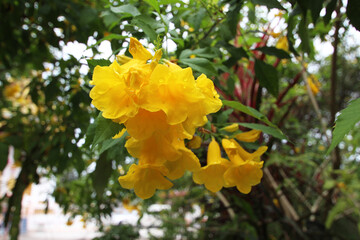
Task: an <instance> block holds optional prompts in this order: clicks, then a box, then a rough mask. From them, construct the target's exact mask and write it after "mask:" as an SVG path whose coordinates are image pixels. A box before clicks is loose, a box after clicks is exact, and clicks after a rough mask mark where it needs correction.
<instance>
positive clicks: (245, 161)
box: [222, 139, 267, 194]
mask: <svg viewBox="0 0 360 240" xmlns="http://www.w3.org/2000/svg"><path fill="white" fill-rule="evenodd" d="M222 145H223V147H224V149H225V152H226V154H227V155H228V157H229V159H230V161H231V162H232V165H231V166H230V167H229V168H228V170H227V171H226V172H225V173H224V179H225V187H234V186H236V187H237V189H238V190H239V191H240V192H242V193H245V194H247V193H249V192H250V191H251V187H252V186H255V185H257V184H259V183H260V180H261V178H262V176H263V172H262V170H261V168H262V166H263V163H264V162H262V161H260V156H261V155H262V154H263V153H264V152H265V151H266V150H267V147H266V146H263V147H260V148H259V149H258V150H256V151H255V152H253V153H248V152H247V151H245V150H244V149H243V148H242V147H241V146H240V145H239V144H238V143H237V142H236V141H235V140H234V139H230V140H229V139H223V140H222Z"/></svg>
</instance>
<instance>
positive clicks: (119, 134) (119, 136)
mask: <svg viewBox="0 0 360 240" xmlns="http://www.w3.org/2000/svg"><path fill="white" fill-rule="evenodd" d="M125 132H126V128H123V129H122V130H121V131H120V132H118V133H117V134H116V135H115V136H113V137H112V139H117V138H121V137H122V136H123V135H124V133H125Z"/></svg>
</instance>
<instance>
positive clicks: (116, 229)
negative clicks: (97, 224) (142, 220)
mask: <svg viewBox="0 0 360 240" xmlns="http://www.w3.org/2000/svg"><path fill="white" fill-rule="evenodd" d="M138 237H139V233H138V232H136V231H135V228H134V226H131V225H127V224H119V225H113V226H111V227H109V229H107V230H106V231H105V232H104V235H103V236H101V237H96V238H93V240H120V239H121V240H126V239H129V240H132V239H137V238H138Z"/></svg>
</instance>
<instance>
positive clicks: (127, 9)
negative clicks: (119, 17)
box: [110, 4, 141, 17]
mask: <svg viewBox="0 0 360 240" xmlns="http://www.w3.org/2000/svg"><path fill="white" fill-rule="evenodd" d="M110 10H111V11H112V12H113V13H122V14H129V15H131V16H133V17H136V16H138V15H140V14H141V13H140V12H139V10H138V9H137V8H136V7H134V6H133V5H131V4H126V5H122V6H120V7H110Z"/></svg>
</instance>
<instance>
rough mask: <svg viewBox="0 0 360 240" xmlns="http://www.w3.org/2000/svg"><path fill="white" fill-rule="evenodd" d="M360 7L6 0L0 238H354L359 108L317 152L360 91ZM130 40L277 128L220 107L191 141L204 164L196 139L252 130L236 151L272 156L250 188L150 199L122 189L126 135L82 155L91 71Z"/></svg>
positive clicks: (86, 146) (335, 2) (276, 0)
mask: <svg viewBox="0 0 360 240" xmlns="http://www.w3.org/2000/svg"><path fill="white" fill-rule="evenodd" d="M359 11H360V2H359V1H358V0H348V1H346V0H344V1H342V0H325V1H323V0H313V1H304V0H289V1H286V0H266V1H262V0H246V1H245V0H243V1H236V0H212V1H202V0H194V1H192V0H188V1H176V0H159V1H156V0H146V1H131V0H129V1H113V0H87V1H78V0H53V1H42V0H38V1H36V0H16V1H14V0H1V1H0V19H1V25H0V95H1V101H0V109H1V114H0V171H1V176H0V181H1V182H0V206H1V208H0V210H1V215H0V223H1V227H0V236H1V237H2V238H4V239H94V238H96V239H137V238H140V239H150V238H154V239H155V238H162V239H360V196H359V193H360V191H359V190H360V189H359V188H360V170H359V168H358V165H359V162H360V131H359V129H360V125H359V116H360V114H359V113H358V111H359V110H358V109H360V104H358V103H357V105H355V104H353V105H352V106H353V107H350V108H349V109H350V110H348V111H347V112H344V114H347V115H345V116H348V117H345V118H346V120H347V121H345V123H343V124H342V125H341V127H342V128H341V129H340V130H339V131H340V132H341V133H340V134H339V135H336V137H337V139H338V141H339V142H340V144H339V145H338V147H335V148H334V149H333V150H332V151H331V152H330V153H329V154H326V152H327V151H328V149H329V146H330V144H331V141H332V129H333V126H334V123H335V119H336V117H337V116H338V115H339V111H340V110H342V109H344V108H346V107H347V106H349V102H350V101H351V100H355V99H358V98H359V95H360V65H359V58H360V50H359V45H360V40H359V39H360V33H359V29H360V17H359V14H358V13H359ZM131 36H133V37H136V38H137V39H139V40H140V42H141V43H143V44H144V45H145V46H146V47H147V48H148V49H154V48H155V47H157V48H160V47H162V48H163V53H164V54H163V57H164V58H166V59H169V60H170V61H172V62H174V63H177V64H179V65H180V66H182V67H188V66H189V67H191V68H192V69H193V71H194V75H195V76H198V75H200V73H205V74H206V75H207V76H208V77H209V78H211V79H212V80H213V81H214V84H215V85H216V89H217V91H218V93H219V94H220V95H221V97H222V99H226V100H233V101H238V102H241V103H242V104H244V105H246V106H249V107H252V108H255V109H257V110H259V111H260V112H261V113H262V114H263V115H262V116H264V117H265V116H266V117H267V118H268V119H269V121H270V122H271V123H273V124H274V126H275V125H276V127H271V126H265V125H263V124H262V122H261V121H259V119H256V118H254V116H251V115H247V114H244V113H243V112H241V111H239V110H240V109H236V108H230V107H223V108H222V109H221V110H220V111H219V112H218V113H216V114H213V115H212V116H211V117H210V120H211V124H210V122H209V123H208V124H207V125H206V126H204V129H205V131H204V129H199V131H198V132H197V133H196V134H197V136H200V137H201V139H202V143H201V146H197V147H195V149H193V151H194V152H195V153H196V154H197V156H198V157H199V159H200V161H201V162H202V163H204V164H205V162H206V151H207V146H208V144H209V142H210V139H211V138H210V137H209V136H208V135H207V134H206V131H220V132H221V131H222V130H221V128H222V127H224V126H227V125H229V124H231V123H233V122H237V123H250V125H249V124H248V125H246V124H243V127H242V130H245V129H246V128H245V127H249V128H259V129H261V130H263V132H264V133H263V136H262V137H261V139H260V140H259V141H258V142H257V143H254V144H245V145H244V146H245V147H246V148H247V149H256V148H257V147H258V146H259V145H267V146H268V147H269V150H268V151H267V153H266V154H265V157H264V158H263V160H264V161H265V166H264V177H263V180H262V183H261V184H259V185H258V186H256V187H254V188H253V190H252V192H251V193H250V194H247V195H244V194H241V193H239V192H238V191H237V190H236V189H231V188H230V189H223V190H222V191H221V192H219V193H217V194H213V193H211V192H209V191H207V190H206V189H205V188H204V187H203V186H199V185H196V184H195V183H193V182H192V178H191V174H190V173H187V174H185V176H184V177H182V178H181V179H179V180H176V181H175V182H174V187H173V188H172V189H171V190H168V191H157V194H156V195H155V196H154V197H152V198H150V199H148V200H141V199H139V198H136V196H135V194H134V193H133V192H132V191H130V190H127V189H122V188H121V187H120V185H119V183H118V181H117V178H118V177H119V176H120V175H122V174H124V173H125V172H126V171H127V169H128V167H129V166H130V165H131V163H133V162H135V161H136V160H135V159H133V158H131V157H130V156H129V154H128V153H127V151H126V149H125V148H124V147H123V146H124V142H125V137H122V138H119V139H115V140H113V139H107V140H106V141H104V142H103V143H101V144H98V145H97V146H93V145H94V144H93V138H94V135H96V133H95V130H94V128H95V127H96V125H95V124H91V123H94V120H95V118H96V116H97V115H98V114H99V112H98V111H97V110H96V109H95V108H94V107H92V106H91V99H90V97H89V95H88V93H89V91H90V89H91V86H90V84H89V81H90V80H91V78H92V70H93V68H94V67H95V66H96V65H109V64H110V63H111V62H112V61H114V60H115V59H116V55H121V54H125V55H128V56H130V55H129V53H128V51H127V48H128V45H129V40H130V37H131ZM357 102H358V101H357ZM262 119H263V118H262ZM251 124H253V125H251ZM254 124H255V125H254ZM267 125H269V124H267ZM344 125H345V126H347V127H344ZM89 126H93V127H90V128H89ZM94 126H95V127H94ZM279 129H281V131H282V132H281V131H280V130H279ZM282 133H283V134H282ZM347 133H348V134H347ZM223 134H229V133H225V132H223ZM345 134H347V135H346V137H345V138H343V137H342V136H344V135H345ZM188 146H189V145H188ZM189 147H190V146H189Z"/></svg>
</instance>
